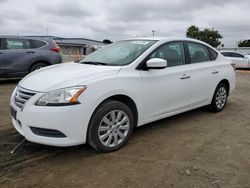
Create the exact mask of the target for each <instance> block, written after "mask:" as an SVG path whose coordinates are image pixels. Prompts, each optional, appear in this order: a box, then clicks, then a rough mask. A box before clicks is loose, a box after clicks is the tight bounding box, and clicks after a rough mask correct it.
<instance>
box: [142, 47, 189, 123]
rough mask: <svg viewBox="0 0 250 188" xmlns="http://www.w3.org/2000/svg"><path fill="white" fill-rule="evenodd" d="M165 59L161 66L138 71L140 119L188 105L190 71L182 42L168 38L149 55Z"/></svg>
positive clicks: (160, 114)
mask: <svg viewBox="0 0 250 188" xmlns="http://www.w3.org/2000/svg"><path fill="white" fill-rule="evenodd" d="M151 58H162V59H165V60H167V63H168V66H167V67H166V68H165V69H160V70H158V69H151V70H148V71H141V77H142V91H143V93H142V97H143V110H144V120H145V121H146V122H150V121H153V120H155V119H159V118H161V117H164V116H166V115H167V114H170V113H172V112H177V111H178V110H181V109H183V108H186V107H188V106H189V105H190V100H191V98H190V97H191V81H190V80H191V79H190V78H191V71H190V65H185V53H184V46H183V43H182V42H171V43H166V44H165V45H163V46H161V47H159V48H158V49H157V50H156V51H154V52H153V53H152V54H151V55H150V57H149V59H151Z"/></svg>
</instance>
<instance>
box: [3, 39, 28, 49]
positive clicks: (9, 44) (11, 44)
mask: <svg viewBox="0 0 250 188" xmlns="http://www.w3.org/2000/svg"><path fill="white" fill-rule="evenodd" d="M28 48H29V41H28V40H26V39H12V38H10V39H6V49H28Z"/></svg>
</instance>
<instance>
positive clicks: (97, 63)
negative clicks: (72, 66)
mask: <svg viewBox="0 0 250 188" xmlns="http://www.w3.org/2000/svg"><path fill="white" fill-rule="evenodd" d="M81 63H82V64H89V65H108V64H107V63H103V62H97V61H85V62H81Z"/></svg>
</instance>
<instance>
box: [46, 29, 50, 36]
mask: <svg viewBox="0 0 250 188" xmlns="http://www.w3.org/2000/svg"><path fill="white" fill-rule="evenodd" d="M46 35H47V36H49V29H48V28H46Z"/></svg>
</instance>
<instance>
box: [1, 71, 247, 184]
mask: <svg viewBox="0 0 250 188" xmlns="http://www.w3.org/2000/svg"><path fill="white" fill-rule="evenodd" d="M16 84H17V82H15V81H14V82H13V81H12V82H2V83H0V96H1V97H0V149H1V151H0V185H1V187H180V188H183V187H185V188H189V187H192V188H195V187H196V188H198V187H215V188H218V187H230V188H231V187H232V188H237V187H244V188H247V187H248V188H250V72H248V73H247V72H242V73H237V88H236V90H235V92H234V93H233V94H232V95H231V96H230V98H229V101H228V105H227V106H226V108H225V110H224V111H223V112H221V113H211V112H209V111H207V110H206V109H204V108H201V109H197V110H194V111H191V112H187V113H183V114H180V115H177V116H174V117H171V118H167V119H164V120H161V121H158V122H155V123H151V124H148V125H146V126H143V127H140V128H137V129H135V131H134V133H133V135H132V137H131V138H130V140H129V142H128V144H127V145H126V146H125V147H124V148H122V149H121V150H119V151H116V152H113V153H108V154H103V153H97V152H95V151H94V150H93V149H92V148H91V147H89V146H88V145H82V146H77V147H70V148H56V147H47V146H41V145H38V144H32V143H28V142H26V143H25V144H24V145H23V146H21V148H20V149H19V150H18V151H17V152H16V154H14V155H10V154H9V152H10V150H11V149H12V148H13V147H14V145H15V144H16V143H17V142H18V141H20V140H21V139H22V137H20V136H19V135H18V134H15V131H14V130H13V128H12V125H11V122H10V118H9V112H8V110H9V97H10V93H11V92H12V90H13V88H14V87H15V85H16Z"/></svg>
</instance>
